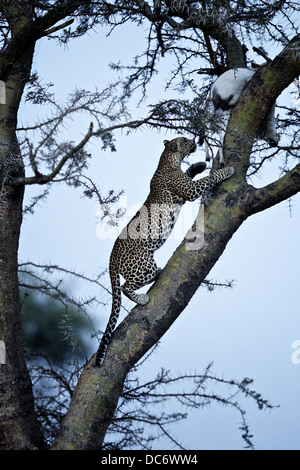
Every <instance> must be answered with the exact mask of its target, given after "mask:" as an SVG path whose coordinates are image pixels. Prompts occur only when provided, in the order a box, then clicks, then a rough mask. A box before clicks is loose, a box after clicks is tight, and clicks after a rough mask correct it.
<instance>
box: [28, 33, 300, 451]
mask: <svg viewBox="0 0 300 470" xmlns="http://www.w3.org/2000/svg"><path fill="white" fill-rule="evenodd" d="M140 31H141V29H140V28H136V29H135V27H134V25H132V26H131V28H123V30H122V29H121V30H120V31H119V32H118V31H116V32H115V33H116V34H113V35H112V37H111V38H106V37H105V33H104V31H103V30H100V31H99V32H98V34H96V33H91V34H90V35H89V36H87V37H86V38H82V39H79V40H75V41H74V42H73V43H70V45H69V46H68V49H64V48H61V47H58V46H57V45H55V43H54V42H50V41H48V40H46V39H45V40H43V41H41V42H40V43H39V45H38V48H37V52H36V59H35V66H34V69H36V70H37V71H38V73H39V75H40V77H41V78H43V80H44V82H45V83H47V82H52V83H54V84H55V88H54V90H55V91H56V92H57V94H58V96H59V97H60V98H61V99H63V98H64V96H65V95H66V93H68V92H69V91H71V90H72V89H74V88H75V87H77V88H86V89H91V90H93V89H94V88H95V86H97V87H98V88H99V89H101V87H103V86H105V84H106V83H107V81H108V80H109V76H111V75H110V74H111V72H110V71H109V69H108V66H107V64H108V62H109V61H111V60H112V61H118V60H119V59H120V58H122V60H123V61H124V63H126V61H127V60H130V58H131V57H132V56H133V55H135V53H138V52H140V49H139V47H140V42H141V40H140V34H141V33H140ZM125 32H126V35H125V34H124V33H125ZM124 37H126V40H124ZM195 80H197V76H195ZM156 86H158V85H156ZM159 94H160V95H161V96H163V90H161V89H158V88H157V89H156V88H155V86H154V85H153V86H151V89H150V91H149V93H148V102H147V104H151V103H152V104H153V103H154V102H155V101H156V99H157V96H159ZM286 99H290V97H289V95H287V98H286ZM287 104H290V103H287ZM34 112H35V108H34V109H32V108H29V106H25V107H24V108H22V111H21V113H20V119H21V120H24V121H25V122H29V120H30V119H31V118H32V117H33V116H34ZM86 130H87V129H86V119H85V118H84V117H82V125H81V124H80V122H79V123H78V122H77V121H76V122H74V123H73V124H72V123H70V128H69V130H68V132H72V133H74V140H76V139H77V141H79V140H80V134H84V133H85V132H86ZM165 138H172V136H171V135H170V134H168V135H167V136H166V135H165V134H164V133H161V134H158V133H157V132H156V131H151V130H149V129H148V130H145V131H143V132H142V131H137V132H136V133H134V134H131V135H130V136H128V137H127V136H125V133H123V134H122V133H121V132H120V133H118V134H117V152H115V153H110V152H109V151H107V152H103V151H101V143H100V142H99V143H98V142H96V141H94V142H93V144H91V145H90V149H91V151H92V154H93V159H92V162H91V166H90V169H89V175H90V176H92V178H93V179H94V180H95V181H96V182H97V184H98V185H99V186H100V187H101V188H102V189H103V192H104V193H105V191H108V190H109V189H111V188H114V189H115V190H121V189H123V190H124V191H125V196H126V199H123V203H124V201H125V202H126V203H127V208H129V209H130V210H132V207H133V206H134V207H136V208H137V207H138V205H139V204H141V203H143V201H144V199H145V197H146V196H147V194H148V190H149V182H150V179H151V176H152V174H153V172H154V171H155V169H156V166H157V163H158V159H159V156H160V154H161V152H162V150H163V140H164V139H165ZM203 159H204V151H203V150H201V149H198V150H197V152H196V154H195V155H194V156H193V161H197V160H203ZM277 166H278V165H277ZM277 166H276V165H271V164H270V165H268V166H267V167H266V170H265V172H264V174H263V175H261V179H260V180H256V181H255V183H256V184H258V185H261V186H262V185H265V184H267V183H269V182H270V181H272V180H273V179H275V178H276V177H277V175H278V171H277ZM38 190H39V188H35V187H33V188H28V189H27V193H26V194H27V200H28V198H29V196H30V195H32V194H34V193H36V192H37V191H38ZM197 204H198V202H196V203H195V204H194V206H195V208H194V213H195V211H196V209H197ZM121 205H122V204H121ZM291 205H292V210H291V211H290V207H289V202H288V201H286V202H283V203H281V204H279V205H278V206H276V207H274V208H271V209H269V210H268V211H265V212H264V213H261V214H258V215H255V216H253V217H252V218H250V219H248V220H247V221H246V222H245V223H244V224H243V226H242V227H241V228H240V229H239V231H238V232H237V233H236V234H235V235H234V236H233V238H232V240H231V241H230V243H229V244H228V247H227V249H226V251H225V252H224V254H223V256H222V258H221V259H220V260H219V261H218V262H217V264H216V265H215V267H214V268H213V270H212V272H211V273H210V275H209V278H213V279H216V280H220V281H224V280H226V279H228V280H230V279H235V280H236V284H235V287H234V289H232V290H226V289H222V290H216V291H215V292H213V293H211V294H210V293H208V292H207V291H206V290H205V289H204V288H200V289H199V290H198V292H197V293H196V294H195V296H194V297H193V299H192V300H191V302H190V304H189V305H188V307H187V308H186V310H185V311H184V312H183V313H182V315H181V316H180V318H179V319H178V320H177V321H176V322H175V324H173V326H172V327H171V328H170V330H169V331H168V332H167V334H166V335H165V336H164V337H163V338H162V340H161V343H160V347H159V348H158V350H156V352H155V353H154V354H153V355H152V357H151V358H150V359H149V360H148V362H147V363H146V364H145V365H144V366H143V371H142V372H141V373H142V374H143V376H144V377H148V378H151V377H153V376H154V375H155V374H156V372H157V371H158V370H159V369H160V367H164V368H166V369H171V370H172V371H173V372H174V373H178V372H194V371H197V372H199V373H200V372H202V370H203V368H204V367H205V366H206V365H207V364H208V363H209V362H211V361H213V362H214V367H213V370H214V372H215V373H216V374H218V375H220V376H223V377H224V378H225V379H231V378H234V379H237V380H240V379H242V378H243V377H250V378H253V379H254V384H253V389H255V390H256V391H258V392H259V393H262V395H263V396H264V397H265V398H266V399H269V400H270V401H271V402H272V403H273V404H274V405H280V408H276V409H274V410H273V411H270V412H261V411H259V410H257V408H256V407H255V406H254V405H253V403H251V402H250V401H247V402H246V403H245V402H243V405H244V406H245V408H246V411H247V417H246V419H247V421H248V424H249V425H250V427H251V431H252V432H253V433H254V436H255V439H254V441H255V444H256V448H257V449H299V448H300V445H299V444H300V443H299V436H300V420H299V391H300V363H299V364H298V361H297V360H295V359H297V358H298V357H299V358H300V354H299V356H297V354H296V353H297V350H294V349H293V348H292V345H293V343H294V345H296V346H297V343H295V342H296V341H297V340H299V341H300V317H299V313H300V312H299V295H300V294H299V292H300V291H299V265H300V253H299V233H300V197H299V196H297V197H294V198H293V200H292V201H291ZM185 209H186V211H187V214H191V213H192V212H193V211H192V209H191V208H190V207H189V205H186V206H185ZM187 217H188V215H183V217H182V219H181V221H179V224H182V225H180V226H184V227H185V223H186V220H187ZM97 224H99V219H98V218H97V205H96V202H94V201H91V200H88V199H86V198H82V192H81V191H80V190H78V191H76V190H74V189H73V188H68V187H65V186H63V185H57V186H56V187H55V188H53V189H52V192H51V194H50V196H49V197H48V199H47V201H46V202H45V203H42V204H41V205H40V207H39V208H37V209H36V212H35V215H34V216H30V215H28V216H26V218H25V220H24V224H23V228H22V236H21V244H20V261H27V260H31V261H35V262H41V263H44V262H51V263H56V264H59V265H61V266H64V267H67V268H75V269H76V270H78V271H84V272H85V273H86V274H87V275H90V276H93V275H95V274H96V273H97V272H99V271H101V270H102V269H103V268H107V266H108V260H109V255H110V251H111V249H112V246H113V242H114V240H113V238H112V237H110V236H108V237H106V238H104V237H103V236H102V235H100V234H102V233H103V231H102V229H101V230H100V227H99V225H98V227H97ZM181 235H182V237H181ZM183 236H184V233H183V232H182V231H180V229H177V231H176V232H175V236H171V238H170V240H168V242H167V243H166V244H165V246H164V247H163V248H161V249H160V250H159V252H157V255H156V260H157V263H158V265H159V266H161V267H163V266H164V265H165V263H166V261H167V260H168V258H169V257H170V255H171V254H172V252H173V251H174V249H175V248H176V246H177V245H178V244H179V243H180V241H181V239H180V237H181V238H183ZM106 282H107V285H108V286H109V281H108V279H107V280H106ZM74 288H75V287H74ZM89 289H90V288H89V286H87V285H81V284H80V283H76V290H77V291H78V293H80V295H84V293H85V292H86V291H88V290H89ZM108 300H109V299H108ZM124 303H125V305H126V306H127V307H128V308H129V307H130V306H131V305H132V304H131V303H130V301H128V300H126V299H124ZM109 313H110V302H109V301H108V305H107V307H106V308H103V309H100V310H97V311H93V312H92V317H93V318H94V320H95V322H96V325H97V327H98V328H104V327H105V325H106V322H107V320H108V316H109ZM299 344H300V343H299ZM297 347H298V348H299V349H300V347H299V345H298V346H297ZM96 348H97V344H96V343H95V344H94V350H96ZM293 353H294V356H293ZM293 359H294V361H293ZM239 424H240V416H239V415H238V414H237V413H235V412H234V411H233V410H232V409H227V408H224V407H221V406H218V405H214V406H211V407H210V408H207V409H204V410H200V411H197V412H193V413H192V414H191V416H190V419H188V420H187V421H186V422H183V423H181V424H180V425H179V426H178V427H177V428H176V427H175V429H174V431H175V435H176V437H178V439H179V440H180V441H181V442H182V443H183V445H185V446H187V447H188V448H190V449H240V448H242V446H243V441H242V439H241V436H240V431H239V430H238V426H239ZM156 447H157V448H159V449H172V448H173V447H172V445H171V444H169V443H166V442H165V441H161V442H160V443H158V444H157V446H156Z"/></svg>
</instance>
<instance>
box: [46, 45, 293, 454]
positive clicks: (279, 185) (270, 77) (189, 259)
mask: <svg viewBox="0 0 300 470" xmlns="http://www.w3.org/2000/svg"><path fill="white" fill-rule="evenodd" d="M295 48H296V50H299V37H296V38H294V39H293V41H292V42H291V44H290V46H289V47H287V48H286V49H285V50H284V51H283V52H282V53H281V54H280V55H279V56H278V57H277V58H276V59H275V60H274V61H273V62H272V63H271V64H270V65H269V66H268V67H267V68H266V69H265V70H264V71H263V72H261V73H259V74H258V75H257V76H256V77H255V78H254V79H253V80H252V81H251V83H249V87H248V88H247V89H246V90H245V91H244V93H243V97H242V98H241V102H240V104H239V105H238V106H237V109H236V111H235V113H233V116H232V119H231V121H230V129H231V130H234V132H230V130H229V133H228V134H229V135H230V136H229V137H228V139H227V140H228V142H227V144H226V145H227V151H226V153H225V158H226V160H225V161H227V162H230V164H231V165H233V166H234V167H235V175H234V176H233V177H232V178H230V179H229V180H227V181H226V182H223V183H222V185H220V187H219V188H218V189H216V190H215V192H214V194H213V198H212V200H211V201H210V203H209V204H208V205H207V206H206V207H205V211H204V235H205V238H204V245H203V246H202V247H201V249H191V248H192V244H191V240H190V237H191V234H189V235H188V238H187V239H186V240H185V241H184V242H183V243H182V244H181V245H180V246H179V247H178V249H177V250H176V252H175V253H174V254H173V256H172V257H171V259H170V260H169V262H168V263H167V265H166V267H165V269H164V271H163V273H162V274H161V276H160V277H159V279H158V280H157V281H156V283H155V285H154V286H153V287H152V288H151V289H150V291H149V295H150V302H149V304H147V305H146V306H145V307H140V306H137V307H135V308H134V309H133V310H132V312H131V313H130V315H129V316H128V317H127V318H126V319H125V320H124V321H123V322H122V323H121V325H120V326H119V327H118V328H117V330H116V331H115V333H114V335H113V338H112V342H111V344H110V345H109V347H108V351H107V355H106V359H105V361H104V364H103V365H102V367H101V368H100V369H98V368H96V367H95V366H94V359H93V358H92V359H91V360H90V361H89V363H88V364H87V365H86V367H85V369H84V371H83V374H82V376H81V378H80V381H79V384H78V387H77V389H76V393H75V395H74V398H73V400H72V403H71V406H70V409H69V411H68V413H67V415H66V417H65V419H64V422H63V425H62V427H61V431H60V434H59V436H58V437H57V439H56V441H55V443H54V446H53V449H99V448H100V447H101V444H102V442H103V439H104V437H105V434H106V431H107V427H108V426H109V424H110V422H111V419H112V417H113V414H114V412H115V409H116V406H117V403H118V398H119V396H120V393H121V391H122V387H123V383H124V380H125V377H126V375H127V373H128V371H129V370H130V368H132V367H133V366H134V364H136V363H137V361H139V359H140V358H141V357H143V355H144V354H145V353H146V352H147V351H148V350H149V349H150V348H151V347H152V346H153V345H154V344H155V343H156V342H157V341H158V340H159V339H160V338H161V337H162V336H163V334H164V333H165V332H166V331H167V330H168V329H169V328H170V326H171V325H172V323H173V322H174V321H175V320H176V318H177V317H178V316H179V315H180V314H181V312H182V311H183V310H184V308H185V307H186V306H187V304H188V302H189V301H190V299H191V297H192V296H193V294H194V293H195V291H196V290H197V289H198V287H199V286H200V284H201V283H202V282H203V281H204V280H205V278H206V277H207V275H208V273H209V272H210V270H211V269H212V267H213V266H214V265H215V263H216V262H217V260H218V259H219V258H220V256H221V255H222V253H223V251H224V250H225V248H226V245H227V243H228V242H229V240H230V239H231V237H232V235H233V234H234V233H235V232H236V231H237V230H238V228H239V227H240V226H241V224H242V223H243V221H244V220H246V219H247V217H249V216H250V215H253V214H255V213H257V212H259V211H261V210H264V209H266V208H268V207H270V206H272V205H275V204H277V203H278V202H280V201H283V200H285V199H286V198H289V197H291V196H293V195H294V194H296V193H297V192H299V191H300V165H297V166H296V167H295V168H294V169H293V170H291V171H290V172H288V173H287V174H286V175H285V176H284V177H282V178H281V179H279V180H278V181H276V182H274V183H273V184H271V185H268V186H266V187H265V188H262V189H255V188H254V187H253V186H251V185H249V184H247V182H246V178H245V176H246V172H247V169H248V165H249V157H250V153H251V147H252V143H253V136H254V135H255V133H256V131H257V130H258V128H259V125H260V122H261V119H262V118H264V115H266V113H267V110H268V109H269V107H270V105H271V104H272V103H273V102H274V100H275V99H276V97H277V96H278V95H279V93H280V92H281V91H282V90H283V89H284V88H285V87H286V86H287V84H288V83H290V82H291V81H292V80H293V79H294V77H296V76H297V75H298V74H299V73H300V61H299V57H298V55H297V54H295ZM270 81H272V83H273V84H274V86H273V85H272V87H270ZM275 83H276V85H275ZM249 98H251V99H249ZM257 106H259V113H257ZM255 110H256V111H255ZM249 113H250V118H249V119H248V118H247V119H246V116H249ZM245 137H247V139H246V140H247V141H248V145H245ZM195 233H196V232H194V234H195Z"/></svg>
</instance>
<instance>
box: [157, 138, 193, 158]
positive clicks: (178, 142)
mask: <svg viewBox="0 0 300 470" xmlns="http://www.w3.org/2000/svg"><path fill="white" fill-rule="evenodd" d="M164 145H165V151H167V152H168V153H169V154H170V156H171V157H172V156H175V155H176V156H177V157H179V159H180V160H183V159H184V158H185V157H187V156H188V155H189V154H190V153H193V152H195V151H196V148H197V146H196V142H195V139H187V138H186V137H176V138H175V139H173V140H165V141H164Z"/></svg>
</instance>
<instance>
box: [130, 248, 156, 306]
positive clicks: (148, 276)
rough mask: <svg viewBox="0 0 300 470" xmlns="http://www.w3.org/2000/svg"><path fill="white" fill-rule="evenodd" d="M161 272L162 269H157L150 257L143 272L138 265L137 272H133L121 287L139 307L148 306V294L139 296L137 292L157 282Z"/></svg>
mask: <svg viewBox="0 0 300 470" xmlns="http://www.w3.org/2000/svg"><path fill="white" fill-rule="evenodd" d="M161 271H162V269H160V268H157V266H156V263H155V261H154V259H153V257H149V259H148V260H147V263H146V262H144V269H143V270H141V269H140V268H139V266H138V263H137V266H136V270H135V271H133V270H131V273H130V275H129V276H128V277H126V281H125V283H124V284H123V286H122V287H121V289H122V292H123V293H124V294H125V295H126V297H128V298H129V299H130V300H132V301H133V302H135V303H137V304H138V305H146V304H147V303H148V302H149V296H148V294H137V293H136V292H135V291H136V290H138V289H140V288H141V287H144V286H145V285H147V284H150V283H151V282H154V281H156V279H157V278H158V277H159V275H160V273H161Z"/></svg>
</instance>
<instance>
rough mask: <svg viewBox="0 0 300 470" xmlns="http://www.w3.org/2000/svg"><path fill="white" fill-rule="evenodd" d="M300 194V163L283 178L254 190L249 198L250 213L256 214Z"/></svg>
mask: <svg viewBox="0 0 300 470" xmlns="http://www.w3.org/2000/svg"><path fill="white" fill-rule="evenodd" d="M298 192H300V163H299V164H298V165H297V166H296V167H295V168H293V169H292V170H290V171H288V172H287V173H286V174H285V175H284V176H282V178H280V179H278V180H277V181H274V182H273V183H270V184H268V185H267V186H264V187H263V188H259V189H254V188H253V191H251V195H250V197H249V200H248V202H249V206H248V213H249V215H251V214H256V213H257V212H261V211H263V210H265V209H269V208H270V207H272V206H275V205H276V204H278V203H280V202H282V201H285V200H287V199H289V198H291V197H292V196H295V194H297V193H298Z"/></svg>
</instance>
